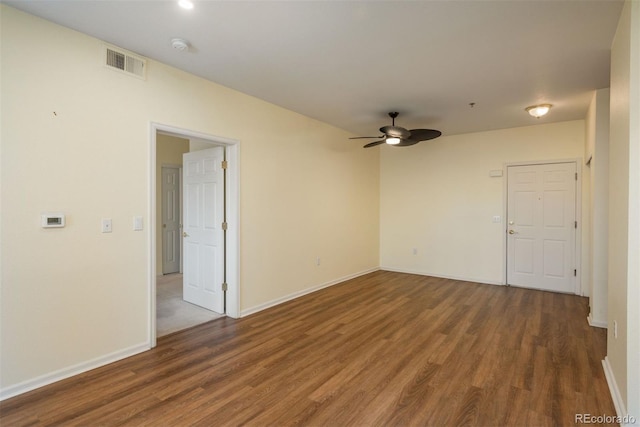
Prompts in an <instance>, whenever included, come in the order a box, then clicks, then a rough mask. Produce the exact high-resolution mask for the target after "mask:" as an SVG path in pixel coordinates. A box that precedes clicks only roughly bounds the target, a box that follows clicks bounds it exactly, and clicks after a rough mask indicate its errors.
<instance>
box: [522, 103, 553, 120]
mask: <svg viewBox="0 0 640 427" xmlns="http://www.w3.org/2000/svg"><path fill="white" fill-rule="evenodd" d="M551 107H552V105H551V104H540V105H532V106H530V107H527V108H525V110H526V111H527V113H529V114H531V115H532V116H533V117H535V118H536V119H539V118H540V117H542V116H544V115H545V114H547V113H548V112H549V110H550V109H551Z"/></svg>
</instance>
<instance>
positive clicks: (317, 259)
mask: <svg viewBox="0 0 640 427" xmlns="http://www.w3.org/2000/svg"><path fill="white" fill-rule="evenodd" d="M316 265H317V266H319V265H320V257H317V258H316Z"/></svg>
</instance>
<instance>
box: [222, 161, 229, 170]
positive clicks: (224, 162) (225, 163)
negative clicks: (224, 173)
mask: <svg viewBox="0 0 640 427" xmlns="http://www.w3.org/2000/svg"><path fill="white" fill-rule="evenodd" d="M227 166H229V163H227V161H226V160H223V161H222V169H226V168H227Z"/></svg>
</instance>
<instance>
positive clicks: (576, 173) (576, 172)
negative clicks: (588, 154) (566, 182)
mask: <svg viewBox="0 0 640 427" xmlns="http://www.w3.org/2000/svg"><path fill="white" fill-rule="evenodd" d="M577 180H578V172H576V181H577Z"/></svg>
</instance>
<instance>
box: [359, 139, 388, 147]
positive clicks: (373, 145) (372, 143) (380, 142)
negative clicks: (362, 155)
mask: <svg viewBox="0 0 640 427" xmlns="http://www.w3.org/2000/svg"><path fill="white" fill-rule="evenodd" d="M385 142H386V141H385V140H384V139H381V140H380V141H373V142H370V143H368V144H367V145H365V146H364V147H363V148H369V147H375V146H376V145H380V144H384V143H385Z"/></svg>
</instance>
